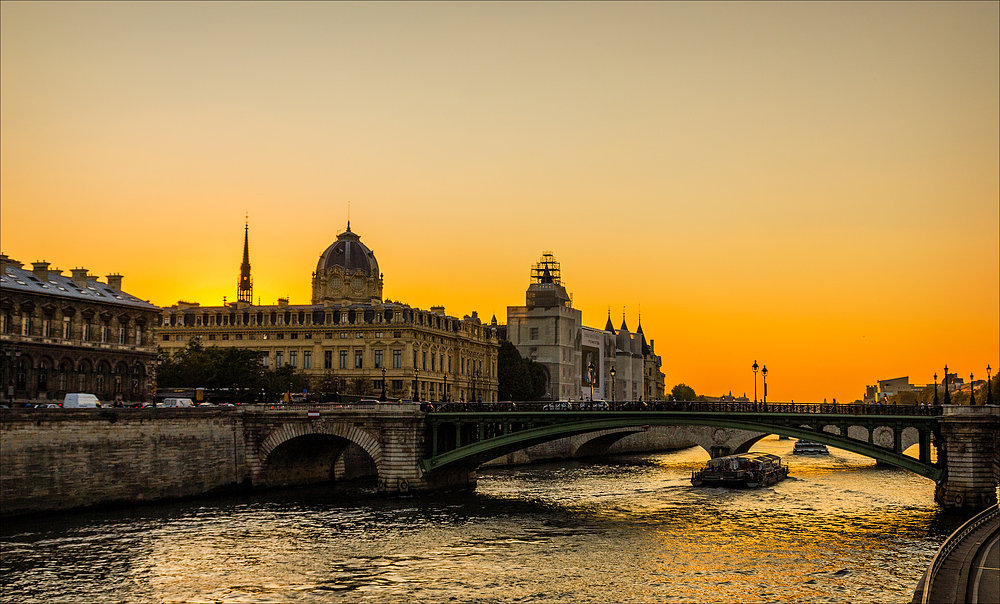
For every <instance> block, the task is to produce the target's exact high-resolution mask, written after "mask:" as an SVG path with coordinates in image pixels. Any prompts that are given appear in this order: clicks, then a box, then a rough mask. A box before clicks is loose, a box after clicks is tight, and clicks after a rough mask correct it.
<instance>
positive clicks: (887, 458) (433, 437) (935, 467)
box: [420, 403, 944, 481]
mask: <svg viewBox="0 0 1000 604" xmlns="http://www.w3.org/2000/svg"><path fill="white" fill-rule="evenodd" d="M501 405H502V404H501ZM497 406H498V405H496V404H494V405H492V406H490V407H487V409H490V410H483V407H482V406H480V407H479V408H476V407H475V405H474V404H465V405H461V406H459V405H455V404H450V405H444V406H442V407H443V408H444V410H440V411H439V410H434V409H432V410H431V411H430V412H429V413H428V414H427V424H428V439H429V443H430V447H429V449H430V451H429V453H430V457H428V458H426V459H421V460H420V466H421V468H422V469H423V471H425V472H431V471H437V470H443V469H449V468H475V467H477V466H479V465H480V464H482V463H485V462H487V461H489V460H491V459H495V458H497V457H500V456H503V455H506V454H508V453H513V452H514V451H518V450H521V449H525V448H527V447H531V446H534V445H538V444H542V443H545V442H549V441H553V440H557V439H560V438H566V437H571V436H576V435H580V434H587V433H592V432H601V431H616V432H615V433H614V434H611V435H609V437H610V439H611V440H612V441H613V440H617V439H618V438H622V437H623V436H625V435H627V434H628V433H630V432H629V431H628V430H627V429H628V428H633V429H634V432H639V431H641V430H645V429H648V428H649V427H650V426H713V427H718V428H732V429H737V430H746V431H749V432H759V433H762V434H761V435H760V436H759V437H757V438H752V439H750V440H748V441H747V442H745V443H743V444H742V445H741V446H740V447H738V449H737V450H734V451H732V453H744V452H746V451H747V450H749V448H750V447H751V446H752V445H753V444H754V443H756V442H757V441H758V440H760V438H763V437H764V436H766V435H768V434H778V435H780V436H788V437H791V438H798V439H803V440H807V441H812V442H817V443H822V444H825V445H828V446H831V447H836V448H839V449H844V450H847V451H852V452H854V453H858V454H860V455H865V456H867V457H872V458H874V459H876V460H879V461H882V462H885V463H888V464H890V465H893V466H896V467H898V468H902V469H904V470H908V471H910V472H914V473H916V474H919V475H921V476H924V477H926V478H929V479H931V480H934V481H939V480H940V479H941V478H942V476H943V473H944V469H943V468H942V467H941V466H940V465H939V464H934V463H932V462H931V446H932V436H934V435H936V434H937V429H938V424H937V417H936V413H933V412H929V411H927V410H925V409H924V408H914V409H913V410H912V411H911V410H910V409H904V408H897V409H895V410H892V411H891V412H889V413H887V412H885V411H882V410H880V411H881V412H878V413H863V412H861V413H857V412H845V411H855V410H854V409H847V406H839V407H836V408H835V409H834V412H822V411H820V412H809V411H806V412H802V411H800V410H798V409H795V410H792V411H781V410H780V408H781V407H780V406H772V407H771V410H768V411H764V412H761V411H757V410H754V411H746V410H742V411H741V410H735V411H734V410H729V409H724V410H681V411H677V410H670V411H643V410H608V409H602V410H586V411H585V410H572V409H571V410H559V411H548V410H542V409H540V408H539V407H540V406H536V408H534V409H529V410H520V409H519V408H518V407H520V408H523V407H525V406H528V405H525V404H522V403H517V404H514V405H510V409H508V410H496V407H497ZM622 406H624V404H623V405H622ZM455 407H459V409H457V410H456V409H455ZM461 407H464V409H463V408H461ZM795 407H804V406H801V405H796V406H795ZM815 407H817V408H819V407H820V406H815ZM822 407H824V408H826V407H827V406H825V405H824V406H822ZM857 407H862V406H860V405H859V406H857ZM827 410H828V411H829V410H830V408H827ZM858 410H860V411H865V410H866V409H865V408H862V409H858ZM829 426H833V427H836V428H837V429H838V430H839V432H840V433H839V434H837V433H834V432H828V431H825V430H824V429H825V428H827V427H829ZM854 426H860V427H862V428H864V429H865V431H866V432H867V435H868V438H867V440H861V439H858V438H851V437H850V436H846V435H848V429H849V428H851V427H854ZM881 427H887V428H889V429H891V430H892V434H893V441H894V442H893V448H891V449H890V448H886V447H882V446H880V445H878V444H876V443H875V442H874V435H875V431H876V429H878V428H881ZM907 428H915V429H916V430H917V433H918V444H919V455H918V457H916V458H914V457H910V456H909V455H904V454H903V446H902V434H903V431H904V430H905V429H907ZM622 432H625V434H624V435H623V434H622Z"/></svg>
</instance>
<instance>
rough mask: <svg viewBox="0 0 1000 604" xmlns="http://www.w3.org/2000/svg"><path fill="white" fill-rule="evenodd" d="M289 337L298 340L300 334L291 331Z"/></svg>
mask: <svg viewBox="0 0 1000 604" xmlns="http://www.w3.org/2000/svg"><path fill="white" fill-rule="evenodd" d="M288 339H289V340H298V339H299V334H297V333H294V332H293V333H290V334H288Z"/></svg>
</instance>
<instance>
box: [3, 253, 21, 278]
mask: <svg viewBox="0 0 1000 604" xmlns="http://www.w3.org/2000/svg"><path fill="white" fill-rule="evenodd" d="M8 266H9V267H12V268H21V263H20V262H18V261H17V260H14V259H13V258H8V257H7V254H0V275H5V274H7V267H8Z"/></svg>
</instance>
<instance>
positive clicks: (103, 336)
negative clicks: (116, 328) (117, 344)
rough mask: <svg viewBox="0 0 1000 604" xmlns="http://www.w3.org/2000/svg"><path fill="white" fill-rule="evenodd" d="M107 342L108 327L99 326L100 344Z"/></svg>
mask: <svg viewBox="0 0 1000 604" xmlns="http://www.w3.org/2000/svg"><path fill="white" fill-rule="evenodd" d="M107 341H108V326H107V325H101V344H106V343H107Z"/></svg>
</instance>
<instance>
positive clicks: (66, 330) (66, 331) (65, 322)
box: [62, 317, 69, 340]
mask: <svg viewBox="0 0 1000 604" xmlns="http://www.w3.org/2000/svg"><path fill="white" fill-rule="evenodd" d="M62 337H63V339H64V340H68V339H69V317H63V332H62Z"/></svg>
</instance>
